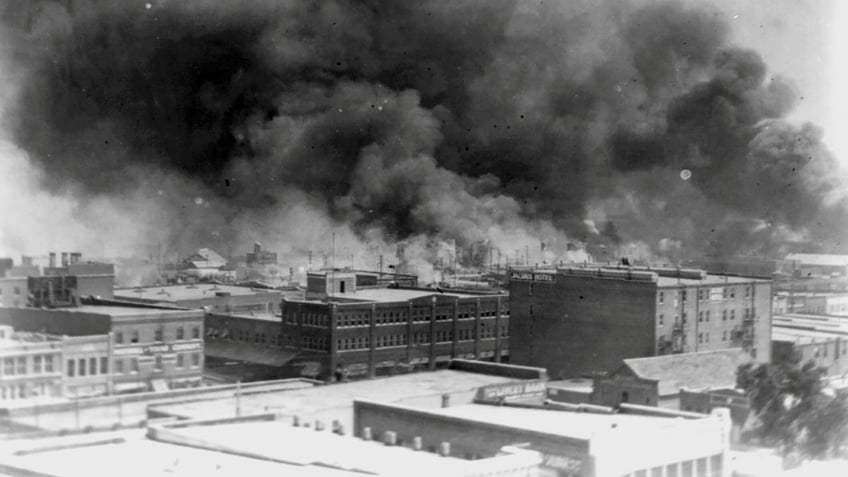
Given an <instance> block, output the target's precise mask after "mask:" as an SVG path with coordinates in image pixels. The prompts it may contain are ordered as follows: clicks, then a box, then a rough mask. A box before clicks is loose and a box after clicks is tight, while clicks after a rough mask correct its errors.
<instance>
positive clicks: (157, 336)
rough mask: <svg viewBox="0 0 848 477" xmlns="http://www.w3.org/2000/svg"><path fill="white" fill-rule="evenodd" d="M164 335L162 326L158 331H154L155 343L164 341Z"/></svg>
mask: <svg viewBox="0 0 848 477" xmlns="http://www.w3.org/2000/svg"><path fill="white" fill-rule="evenodd" d="M163 334H164V332H163V330H162V327H161V326H160V327H158V328H156V330H154V331H153V341H162V335H163Z"/></svg>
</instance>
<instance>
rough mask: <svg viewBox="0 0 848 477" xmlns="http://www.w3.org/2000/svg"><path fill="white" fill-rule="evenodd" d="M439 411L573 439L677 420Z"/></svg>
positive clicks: (505, 409)
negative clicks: (612, 430)
mask: <svg viewBox="0 0 848 477" xmlns="http://www.w3.org/2000/svg"><path fill="white" fill-rule="evenodd" d="M434 412H435V413H437V414H442V415H445V416H453V417H457V418H460V419H466V420H469V421H475V422H479V423H482V424H487V423H488V424H494V425H498V426H506V427H512V428H516V429H525V430H529V431H535V432H540V433H544V434H552V435H557V436H562V437H569V438H573V439H584V440H588V439H591V438H592V437H594V436H595V435H596V434H598V433H601V432H607V431H609V430H611V429H616V430H621V431H633V432H641V431H644V430H646V429H648V428H653V429H664V428H669V429H671V428H674V427H675V426H676V425H677V423H676V420H675V419H669V418H664V417H653V416H638V415H631V414H594V413H585V412H568V411H554V410H547V409H530V408H520V407H510V406H490V405H485V404H468V405H464V406H452V407H448V408H440V409H437V410H435V411H434Z"/></svg>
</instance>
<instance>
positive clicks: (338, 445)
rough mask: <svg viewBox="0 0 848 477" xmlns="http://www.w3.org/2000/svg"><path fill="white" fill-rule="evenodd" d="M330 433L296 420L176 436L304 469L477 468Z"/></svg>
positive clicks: (400, 471) (437, 471) (405, 471)
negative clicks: (296, 422) (308, 426)
mask: <svg viewBox="0 0 848 477" xmlns="http://www.w3.org/2000/svg"><path fill="white" fill-rule="evenodd" d="M329 429H330V423H327V427H326V428H325V430H324V431H316V430H314V429H312V428H305V427H294V426H293V425H292V424H291V423H290V422H281V421H265V422H244V423H235V424H225V425H213V426H196V427H186V428H179V429H174V430H173V432H175V433H177V434H178V435H180V436H186V437H189V438H190V439H192V440H194V441H195V442H203V443H204V444H212V445H214V446H220V447H226V448H229V449H234V450H236V451H239V450H243V451H244V452H250V453H252V454H254V455H258V456H262V457H265V458H268V459H273V460H280V461H285V462H290V463H292V464H296V465H299V466H310V465H322V466H327V467H332V468H336V469H340V470H345V471H351V472H355V471H359V472H366V473H370V474H374V473H376V474H378V475H397V476H401V475H409V474H410V472H412V473H415V472H414V470H415V469H418V470H424V469H426V471H427V472H428V473H430V475H443V474H444V473H447V474H448V475H452V471H455V470H456V467H457V466H466V465H469V464H470V465H473V461H467V460H464V459H459V458H456V457H442V456H440V455H438V454H435V453H431V452H421V451H415V450H413V449H411V448H408V447H402V446H386V445H385V444H383V443H382V442H380V441H379V440H377V441H366V440H362V439H357V438H355V437H352V436H350V432H349V431H346V435H344V436H341V435H338V434H334V433H332V432H330V430H329ZM377 438H378V439H379V436H377ZM286 475H288V474H286Z"/></svg>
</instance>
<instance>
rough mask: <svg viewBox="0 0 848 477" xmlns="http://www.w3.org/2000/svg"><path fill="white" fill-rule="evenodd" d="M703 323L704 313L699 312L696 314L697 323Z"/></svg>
mask: <svg viewBox="0 0 848 477" xmlns="http://www.w3.org/2000/svg"><path fill="white" fill-rule="evenodd" d="M703 321H704V312H703V311H699V312H698V322H699V323H700V322H703Z"/></svg>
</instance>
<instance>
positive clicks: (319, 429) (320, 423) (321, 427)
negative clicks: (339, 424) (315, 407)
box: [315, 419, 324, 431]
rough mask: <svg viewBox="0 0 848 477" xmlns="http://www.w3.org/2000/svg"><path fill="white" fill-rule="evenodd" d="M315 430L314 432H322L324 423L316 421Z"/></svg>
mask: <svg viewBox="0 0 848 477" xmlns="http://www.w3.org/2000/svg"><path fill="white" fill-rule="evenodd" d="M315 430H316V431H323V430H324V421H321V420H318V419H316V420H315Z"/></svg>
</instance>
